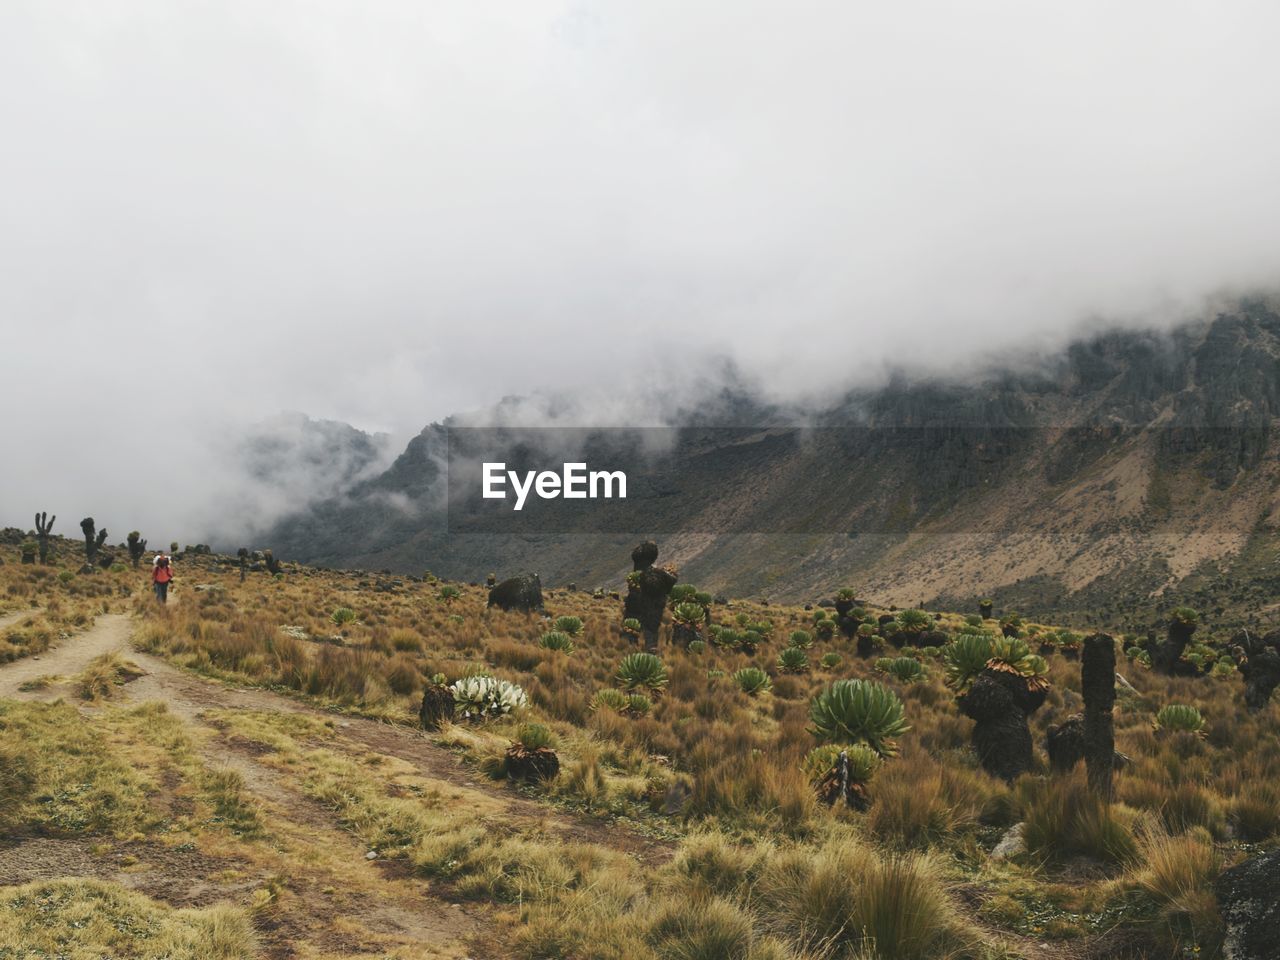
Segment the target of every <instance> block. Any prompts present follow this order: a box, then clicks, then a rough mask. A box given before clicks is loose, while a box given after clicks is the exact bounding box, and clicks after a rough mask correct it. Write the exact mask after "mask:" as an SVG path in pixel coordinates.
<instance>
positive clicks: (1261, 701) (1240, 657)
mask: <svg viewBox="0 0 1280 960" xmlns="http://www.w3.org/2000/svg"><path fill="white" fill-rule="evenodd" d="M1235 641H1236V646H1235V647H1233V648H1232V654H1233V656H1234V657H1235V660H1236V665H1237V667H1239V669H1240V675H1241V676H1242V677H1244V702H1245V706H1246V707H1248V708H1249V712H1250V713H1257V712H1258V711H1259V710H1262V709H1263V708H1265V707H1266V705H1267V704H1268V703H1270V702H1271V694H1272V691H1274V690H1275V688H1276V687H1278V686H1280V631H1275V630H1273V631H1272V632H1271V633H1268V634H1267V635H1266V636H1265V637H1261V638H1258V637H1255V636H1253V635H1252V634H1251V633H1250V632H1249V631H1248V630H1245V631H1243V632H1242V633H1240V634H1238V635H1237V636H1236V637H1235Z"/></svg>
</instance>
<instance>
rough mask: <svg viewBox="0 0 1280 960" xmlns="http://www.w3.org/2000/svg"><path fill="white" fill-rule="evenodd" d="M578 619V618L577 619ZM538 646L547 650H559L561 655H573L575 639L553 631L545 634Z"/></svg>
mask: <svg viewBox="0 0 1280 960" xmlns="http://www.w3.org/2000/svg"><path fill="white" fill-rule="evenodd" d="M575 619H576V618H575ZM538 645H539V646H540V647H542V648H543V649H545V650H558V651H560V652H561V653H573V639H572V638H571V637H570V636H569V634H567V633H563V632H561V631H559V630H552V631H551V632H550V633H544V634H543V635H542V639H541V640H539V641H538Z"/></svg>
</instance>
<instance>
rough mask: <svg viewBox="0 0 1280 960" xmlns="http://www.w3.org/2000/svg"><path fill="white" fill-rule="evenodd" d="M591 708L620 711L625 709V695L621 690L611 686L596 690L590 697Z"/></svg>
mask: <svg viewBox="0 0 1280 960" xmlns="http://www.w3.org/2000/svg"><path fill="white" fill-rule="evenodd" d="M591 709H592V710H612V711H614V712H615V713H622V711H624V710H626V709H627V695H626V694H625V693H623V692H622V691H621V690H614V689H613V688H612V687H606V688H605V689H603V690H597V691H596V692H595V696H593V697H592V698H591Z"/></svg>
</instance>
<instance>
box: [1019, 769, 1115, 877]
mask: <svg viewBox="0 0 1280 960" xmlns="http://www.w3.org/2000/svg"><path fill="white" fill-rule="evenodd" d="M1019 794H1020V800H1021V802H1022V808H1023V821H1024V823H1025V826H1024V828H1023V834H1022V835H1023V839H1024V840H1025V841H1026V844H1027V850H1028V851H1030V852H1031V853H1032V854H1033V855H1036V856H1039V857H1041V858H1043V859H1045V860H1050V861H1061V860H1065V859H1067V858H1069V857H1074V856H1082V857H1088V858H1090V859H1092V860H1096V861H1098V862H1100V863H1107V864H1113V865H1114V864H1124V863H1132V862H1133V861H1134V859H1135V858H1136V857H1137V854H1138V847H1137V842H1136V841H1135V839H1134V836H1133V832H1132V830H1131V829H1130V825H1128V824H1126V823H1125V822H1124V820H1123V819H1122V818H1121V816H1120V814H1119V813H1118V812H1117V811H1118V808H1116V807H1113V806H1112V805H1111V804H1108V803H1106V802H1105V801H1103V800H1100V799H1099V798H1098V797H1097V796H1096V795H1095V794H1094V793H1093V792H1092V791H1091V790H1089V788H1088V785H1087V784H1086V782H1085V780H1084V777H1083V775H1081V774H1079V773H1077V774H1073V775H1072V776H1070V777H1059V778H1055V779H1053V780H1035V779H1031V780H1025V781H1023V782H1022V783H1021V784H1020V785H1019Z"/></svg>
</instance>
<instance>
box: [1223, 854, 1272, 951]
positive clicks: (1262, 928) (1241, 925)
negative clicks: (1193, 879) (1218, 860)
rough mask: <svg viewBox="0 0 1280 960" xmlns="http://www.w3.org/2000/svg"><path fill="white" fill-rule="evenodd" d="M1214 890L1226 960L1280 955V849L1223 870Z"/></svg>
mask: <svg viewBox="0 0 1280 960" xmlns="http://www.w3.org/2000/svg"><path fill="white" fill-rule="evenodd" d="M1214 891H1215V892H1216V893H1217V895H1218V903H1219V904H1220V905H1221V908H1222V920H1223V923H1224V924H1225V925H1226V939H1225V940H1224V942H1223V946H1222V955H1223V957H1224V958H1225V960H1275V958H1276V957H1280V894H1278V893H1277V891H1280V850H1273V851H1271V852H1270V853H1264V854H1262V855H1261V856H1258V857H1253V858H1251V859H1249V860H1246V861H1244V863H1241V864H1239V865H1238V866H1235V867H1232V868H1231V869H1230V870H1224V871H1223V872H1222V874H1221V876H1219V877H1218V881H1217V883H1216V884H1215V885H1214Z"/></svg>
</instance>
